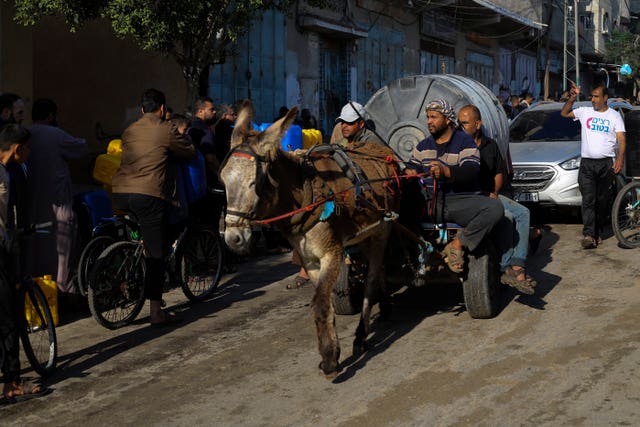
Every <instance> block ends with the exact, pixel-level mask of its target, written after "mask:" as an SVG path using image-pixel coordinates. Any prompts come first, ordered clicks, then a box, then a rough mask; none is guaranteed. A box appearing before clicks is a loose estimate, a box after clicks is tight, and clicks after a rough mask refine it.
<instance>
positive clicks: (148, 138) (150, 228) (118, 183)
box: [112, 89, 195, 325]
mask: <svg viewBox="0 0 640 427" xmlns="http://www.w3.org/2000/svg"><path fill="white" fill-rule="evenodd" d="M166 104H167V102H166V99H165V96H164V94H163V93H162V92H160V91H159V90H156V89H147V90H146V91H145V92H144V93H143V94H142V113H143V115H142V117H141V118H140V119H139V120H138V121H136V122H135V123H133V124H132V125H131V126H129V127H128V128H127V129H126V130H125V131H124V133H123V134H122V161H121V163H120V168H119V169H118V171H117V172H116V174H115V175H114V177H113V180H112V186H113V202H114V205H115V206H116V208H118V209H122V210H124V211H129V212H132V213H133V214H134V215H135V217H136V219H137V221H138V223H139V224H140V231H141V232H142V236H143V237H144V247H145V264H146V275H145V281H144V294H145V297H146V298H147V299H149V300H150V307H151V312H150V316H149V321H150V322H151V323H152V324H160V325H162V324H169V323H174V322H175V321H176V317H175V315H173V314H171V313H166V312H163V311H162V308H161V304H162V285H163V283H164V256H165V253H164V248H165V239H166V235H165V230H166V222H167V207H168V202H169V201H171V199H172V197H173V194H174V192H175V187H176V180H175V173H174V172H175V168H173V167H171V166H170V162H169V160H170V157H173V158H179V159H183V160H191V159H193V158H194V157H195V148H194V147H193V144H191V141H190V140H189V138H188V137H187V136H185V135H182V134H180V133H179V132H178V130H177V129H176V128H175V126H172V124H171V123H170V122H166V121H164V117H165V109H166Z"/></svg>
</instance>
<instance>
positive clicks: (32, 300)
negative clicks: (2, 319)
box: [0, 222, 58, 377]
mask: <svg viewBox="0 0 640 427" xmlns="http://www.w3.org/2000/svg"><path fill="white" fill-rule="evenodd" d="M52 224H53V223H52V222H46V223H42V224H35V225H31V226H29V227H27V228H26V229H20V230H17V236H16V239H14V245H13V247H12V248H11V251H10V256H11V257H12V258H13V261H14V262H13V263H12V264H13V266H14V267H15V268H14V270H15V271H14V272H13V273H15V274H14V275H15V276H18V275H19V274H20V271H19V265H20V263H19V262H16V261H18V260H19V245H20V244H19V241H17V240H18V239H19V238H20V237H22V236H23V235H25V234H27V233H30V232H39V230H42V229H48V228H50V227H51V226H52ZM0 280H6V281H8V282H9V283H13V282H14V281H15V280H12V279H11V278H9V277H8V276H7V274H6V273H5V272H3V273H2V274H0ZM16 288H17V291H18V293H17V301H16V302H17V307H18V312H19V314H20V318H19V319H18V327H19V333H20V341H22V347H23V349H24V353H25V355H26V356H27V359H28V360H29V363H30V365H31V367H32V368H33V369H34V370H35V371H36V372H37V373H38V374H40V375H41V376H43V377H46V376H48V375H51V374H52V373H53V372H54V370H55V368H56V364H57V360H58V340H57V336H56V328H55V324H54V319H53V314H52V312H51V308H50V307H49V303H48V302H47V298H46V297H45V294H44V292H43V291H42V289H41V288H40V286H39V285H38V283H37V282H36V280H34V279H33V278H31V277H23V278H22V279H20V280H18V281H17V284H16ZM1 356H2V359H4V354H2V355H1Z"/></svg>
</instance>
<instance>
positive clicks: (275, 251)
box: [267, 246, 291, 255]
mask: <svg viewBox="0 0 640 427" xmlns="http://www.w3.org/2000/svg"><path fill="white" fill-rule="evenodd" d="M289 252H291V249H289V248H285V247H284V246H276V247H275V248H271V249H267V253H268V254H269V255H279V254H288V253H289Z"/></svg>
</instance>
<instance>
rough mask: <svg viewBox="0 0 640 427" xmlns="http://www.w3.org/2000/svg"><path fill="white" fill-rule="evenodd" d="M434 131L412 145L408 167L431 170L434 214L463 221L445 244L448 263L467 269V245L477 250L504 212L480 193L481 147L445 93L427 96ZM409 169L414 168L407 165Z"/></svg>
mask: <svg viewBox="0 0 640 427" xmlns="http://www.w3.org/2000/svg"><path fill="white" fill-rule="evenodd" d="M426 113H427V129H428V130H429V133H430V134H431V135H430V136H428V137H427V138H426V139H424V140H422V141H420V142H419V143H418V145H416V147H415V148H414V149H413V153H412V154H411V158H410V159H409V162H408V163H407V168H408V169H413V170H415V171H416V172H417V173H428V175H427V176H425V177H424V179H423V182H424V185H425V186H426V188H427V190H428V191H429V192H430V196H431V197H432V198H433V197H435V198H436V201H437V203H436V204H435V212H434V215H435V218H434V219H435V220H436V221H437V222H440V221H443V222H455V223H457V224H460V225H461V226H463V227H464V230H462V232H460V233H458V234H457V235H456V237H455V239H453V240H452V241H451V242H450V243H449V244H448V245H447V246H446V247H445V249H444V252H443V253H444V255H445V257H446V261H447V264H448V266H449V269H451V271H453V272H455V273H461V272H462V271H463V269H464V249H467V250H468V251H471V252H473V251H474V250H475V249H476V248H477V247H478V245H479V244H480V242H482V240H483V239H484V238H485V237H486V236H487V235H488V234H489V233H490V232H491V230H492V229H493V228H494V226H495V225H496V224H497V223H498V222H499V221H500V220H501V219H502V218H503V213H504V209H503V207H502V204H501V203H500V202H499V201H497V200H495V199H491V198H489V197H484V196H482V195H481V194H480V191H479V190H480V187H479V178H478V173H479V171H480V152H479V150H478V147H477V146H476V144H475V142H474V141H473V138H471V137H470V136H469V135H467V134H466V133H465V132H464V131H462V130H459V129H457V118H456V112H455V111H454V109H453V108H452V107H451V105H450V104H449V103H448V102H447V101H446V100H444V99H437V100H434V101H431V102H429V104H428V105H427V108H426ZM407 172H408V173H411V172H409V171H407Z"/></svg>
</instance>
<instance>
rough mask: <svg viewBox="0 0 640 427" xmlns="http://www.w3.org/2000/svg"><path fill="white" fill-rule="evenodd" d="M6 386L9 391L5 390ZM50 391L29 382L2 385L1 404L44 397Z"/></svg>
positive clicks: (50, 390)
mask: <svg viewBox="0 0 640 427" xmlns="http://www.w3.org/2000/svg"><path fill="white" fill-rule="evenodd" d="M8 385H9V386H10V387H11V388H10V389H9V390H7V386H8ZM52 391H53V390H52V389H50V388H47V387H43V386H41V385H40V384H35V383H32V382H29V381H14V382H12V383H10V384H5V385H4V390H3V401H4V402H3V403H5V404H6V403H17V402H24V401H25V400H29V399H33V398H36V397H42V396H45V395H47V394H49V393H51V392H52Z"/></svg>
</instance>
